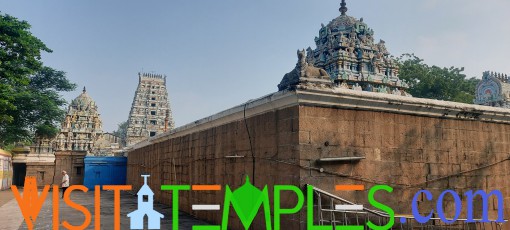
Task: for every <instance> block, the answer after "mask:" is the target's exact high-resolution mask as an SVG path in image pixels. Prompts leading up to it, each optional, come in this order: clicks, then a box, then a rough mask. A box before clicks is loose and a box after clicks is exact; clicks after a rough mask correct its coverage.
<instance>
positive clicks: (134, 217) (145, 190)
mask: <svg viewBox="0 0 510 230" xmlns="http://www.w3.org/2000/svg"><path fill="white" fill-rule="evenodd" d="M142 177H143V186H142V187H141V188H140V190H139V191H138V193H137V194H136V195H137V196H138V209H137V210H135V211H133V212H131V213H129V214H127V217H129V218H130V220H131V221H130V223H131V229H144V222H143V219H144V216H146V215H147V218H148V228H149V229H160V225H161V219H162V218H163V217H164V215H163V214H161V213H159V212H156V211H154V192H152V190H151V188H149V186H148V185H147V177H150V175H142Z"/></svg>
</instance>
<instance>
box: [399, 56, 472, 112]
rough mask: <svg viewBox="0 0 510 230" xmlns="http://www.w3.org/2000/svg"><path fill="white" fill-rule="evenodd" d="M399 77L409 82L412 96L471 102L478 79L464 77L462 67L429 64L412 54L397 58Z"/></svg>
mask: <svg viewBox="0 0 510 230" xmlns="http://www.w3.org/2000/svg"><path fill="white" fill-rule="evenodd" d="M399 64H400V71H399V77H400V78H401V79H404V80H406V81H407V82H409V83H410V89H409V92H410V93H411V94H412V95H413V96H414V97H422V98H431V99H437V100H444V101H455V102H462V103H470V104H471V103H473V99H474V98H475V88H476V85H477V84H478V82H479V81H480V80H479V79H476V78H474V77H472V78H466V75H465V74H463V73H462V72H463V71H464V68H456V67H450V68H444V67H443V68H441V67H438V66H429V65H427V64H425V63H424V62H423V59H420V58H419V57H416V56H415V55H414V54H404V55H402V56H401V57H400V58H399Z"/></svg>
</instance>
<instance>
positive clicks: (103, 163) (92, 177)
mask: <svg viewBox="0 0 510 230" xmlns="http://www.w3.org/2000/svg"><path fill="white" fill-rule="evenodd" d="M126 173H127V157H85V178H84V182H83V184H84V185H85V187H87V188H88V189H90V190H94V186H96V185H124V184H126Z"/></svg>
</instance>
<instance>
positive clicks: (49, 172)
mask: <svg viewBox="0 0 510 230" xmlns="http://www.w3.org/2000/svg"><path fill="white" fill-rule="evenodd" d="M54 173H55V164H54V163H45V162H39V163H38V162H29V163H27V174H26V176H31V177H35V178H36V179H37V186H39V187H44V186H45V185H52V184H53V176H54ZM58 175H60V172H58ZM60 179H62V177H60ZM57 185H59V183H57Z"/></svg>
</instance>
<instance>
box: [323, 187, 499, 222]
mask: <svg viewBox="0 0 510 230" xmlns="http://www.w3.org/2000/svg"><path fill="white" fill-rule="evenodd" d="M313 190H314V194H313V195H314V208H315V209H316V210H317V216H316V218H317V217H318V221H316V223H318V224H319V225H332V226H333V227H334V228H335V227H336V226H345V225H361V226H363V225H364V227H363V229H369V228H368V227H367V226H366V225H365V223H367V222H368V221H369V220H370V221H372V222H373V223H376V224H377V225H384V224H386V223H388V221H389V218H390V217H389V216H388V215H387V214H386V213H384V212H380V211H376V210H371V209H367V208H363V210H359V211H343V210H342V211H341V210H336V209H335V206H336V205H355V204H354V203H353V202H350V201H348V200H346V199H343V198H341V197H338V196H335V195H333V194H331V193H328V192H326V191H323V190H321V189H318V188H315V187H314V188H313ZM315 202H316V203H315ZM401 218H405V219H406V221H405V223H397V221H395V224H394V225H393V227H392V228H391V229H430V230H436V229H437V230H440V229H441V230H442V229H472V230H478V229H481V230H500V229H504V226H503V225H504V224H505V225H506V224H507V223H506V220H505V223H496V222H489V223H481V222H476V223H466V219H457V221H455V222H454V223H452V224H445V223H444V222H442V221H441V220H440V219H439V218H431V219H430V221H429V222H427V223H425V224H421V223H418V222H417V221H416V220H415V219H414V217H412V216H399V215H395V220H398V219H401ZM475 220H476V219H475Z"/></svg>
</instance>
